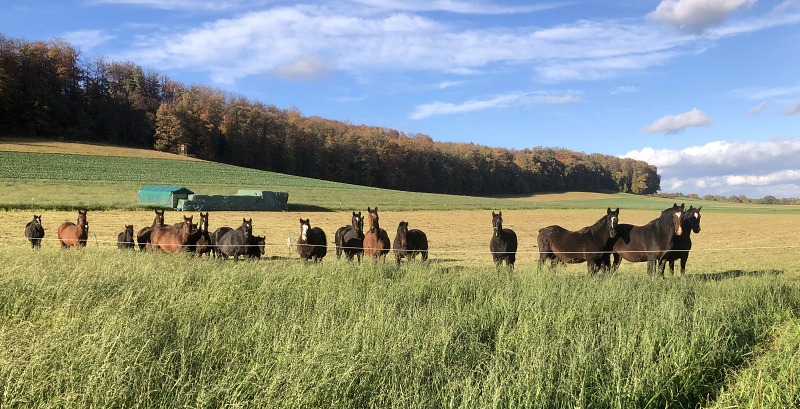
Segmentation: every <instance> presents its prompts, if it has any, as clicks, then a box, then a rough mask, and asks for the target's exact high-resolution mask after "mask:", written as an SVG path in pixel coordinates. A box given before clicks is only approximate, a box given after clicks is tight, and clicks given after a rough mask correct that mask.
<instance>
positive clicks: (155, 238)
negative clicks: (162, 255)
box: [147, 216, 194, 253]
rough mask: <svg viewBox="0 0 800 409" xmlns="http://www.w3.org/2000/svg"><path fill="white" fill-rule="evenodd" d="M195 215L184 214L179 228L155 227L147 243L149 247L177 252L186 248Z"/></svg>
mask: <svg viewBox="0 0 800 409" xmlns="http://www.w3.org/2000/svg"><path fill="white" fill-rule="evenodd" d="M193 217H194V216H189V217H186V216H183V224H182V225H181V227H180V228H178V229H175V228H173V227H172V226H169V227H159V226H156V227H154V228H153V231H152V233H150V242H149V243H148V244H147V248H148V249H152V250H162V251H164V252H167V253H177V252H179V251H183V250H185V249H186V246H187V243H188V242H189V233H190V232H191V228H192V218H193Z"/></svg>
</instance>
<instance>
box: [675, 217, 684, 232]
mask: <svg viewBox="0 0 800 409" xmlns="http://www.w3.org/2000/svg"><path fill="white" fill-rule="evenodd" d="M675 219H677V220H678V223H676V224H677V225H678V228H677V229H676V230H675V234H677V235H678V236H680V235H681V234H683V227H682V226H681V222H680V221H681V212H675Z"/></svg>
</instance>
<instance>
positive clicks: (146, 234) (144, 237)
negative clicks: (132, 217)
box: [136, 210, 164, 250]
mask: <svg viewBox="0 0 800 409" xmlns="http://www.w3.org/2000/svg"><path fill="white" fill-rule="evenodd" d="M155 212H156V217H155V218H154V219H153V224H152V225H151V226H150V227H142V228H141V229H140V230H139V232H138V233H137V234H136V241H137V242H138V243H139V250H144V249H145V247H146V246H147V243H149V242H150V234H151V233H152V232H153V228H155V227H156V226H158V227H164V211H163V210H162V211H160V212H159V211H158V210H156V211H155Z"/></svg>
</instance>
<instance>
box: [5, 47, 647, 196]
mask: <svg viewBox="0 0 800 409" xmlns="http://www.w3.org/2000/svg"><path fill="white" fill-rule="evenodd" d="M0 135H25V136H41V137H50V138H52V137H60V138H69V139H76V140H98V141H108V142H112V143H117V144H125V145H131V146H141V147H152V148H155V149H158V150H162V151H169V152H179V151H180V149H181V146H184V147H185V148H186V149H187V152H188V153H189V154H190V155H194V156H197V157H199V158H203V159H207V160H212V161H220V162H224V163H230V164H233V165H239V166H246V167H251V168H257V169H263V170H269V171H275V172H282V173H287V174H292V175H299V176H308V177H312V178H320V179H327V180H333V181H338V182H345V183H354V184H360V185H366V186H375V187H382V188H388V189H399V190H409V191H419V192H436V193H449V194H462V195H501V194H506V195H507V194H528V193H535V192H544V191H563V190H583V191H597V190H609V191H619V192H629V193H636V194H650V193H655V192H657V191H658V190H659V187H660V176H659V175H658V173H657V170H656V168H655V167H654V166H651V165H648V164H647V163H645V162H642V161H637V160H633V159H624V158H617V157H614V156H609V155H602V154H597V153H593V154H585V153H583V152H575V151H571V150H567V149H560V148H546V147H535V148H530V149H523V150H514V149H504V148H497V147H488V146H482V145H475V144H472V143H450V142H448V143H444V142H436V141H434V140H433V139H432V138H431V137H430V136H428V135H423V134H410V135H409V134H405V133H402V132H398V131H397V130H393V129H387V128H383V127H376V126H367V125H356V124H351V123H349V122H346V121H335V120H330V119H325V118H320V117H306V116H304V115H302V112H300V110H298V109H296V108H292V109H279V108H277V107H275V106H273V105H268V104H264V103H262V102H259V101H251V100H248V99H247V98H244V97H242V96H238V95H231V94H230V93H228V92H225V91H224V90H221V89H218V88H213V87H208V86H205V85H194V84H193V85H189V86H187V85H184V84H182V83H180V82H176V81H172V80H170V79H169V78H168V77H166V76H165V75H161V74H159V73H157V72H155V71H152V70H143V69H142V67H140V66H138V65H136V64H135V63H133V62H108V61H106V60H105V59H104V58H102V57H100V58H96V59H94V60H91V61H84V60H82V59H81V58H80V52H79V51H77V50H76V49H75V48H73V47H72V46H71V45H69V44H67V43H65V42H63V41H60V40H54V41H50V42H41V41H37V42H29V41H24V40H19V39H13V38H8V37H5V36H2V35H0Z"/></svg>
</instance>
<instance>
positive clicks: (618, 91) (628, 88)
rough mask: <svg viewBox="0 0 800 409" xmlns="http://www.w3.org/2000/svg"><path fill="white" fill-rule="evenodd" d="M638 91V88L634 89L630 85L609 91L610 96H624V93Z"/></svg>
mask: <svg viewBox="0 0 800 409" xmlns="http://www.w3.org/2000/svg"><path fill="white" fill-rule="evenodd" d="M638 90H639V87H634V86H631V85H623V86H620V87H617V89H615V90H613V91H611V95H616V94H624V93H628V92H636V91H638Z"/></svg>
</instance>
